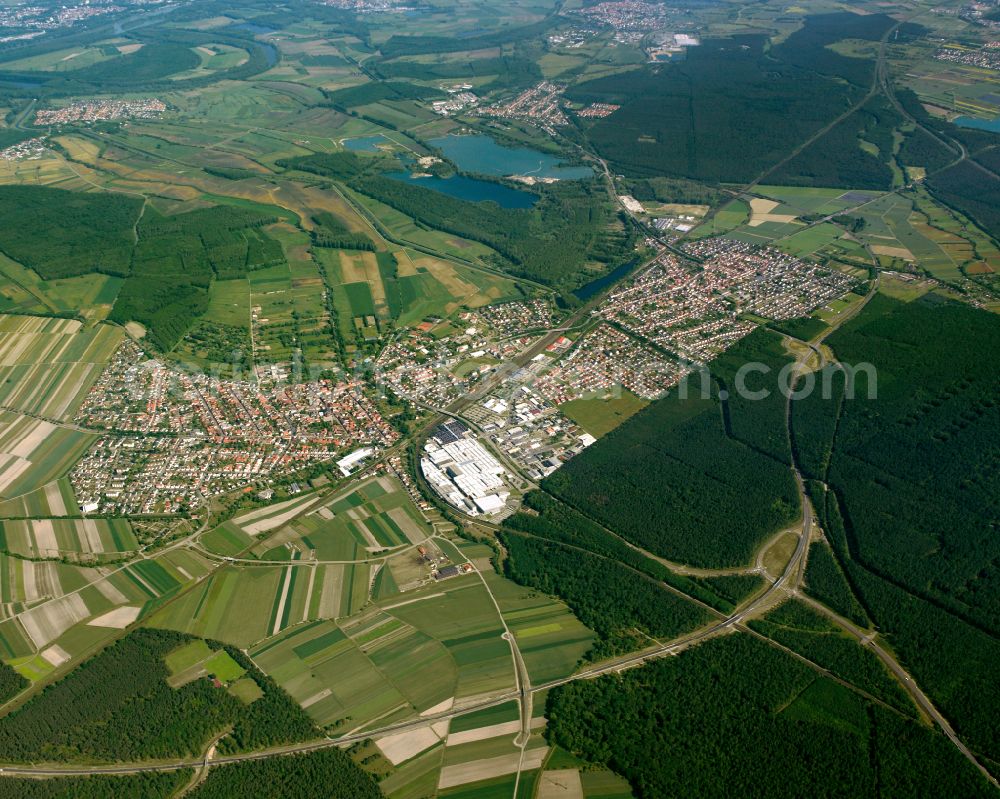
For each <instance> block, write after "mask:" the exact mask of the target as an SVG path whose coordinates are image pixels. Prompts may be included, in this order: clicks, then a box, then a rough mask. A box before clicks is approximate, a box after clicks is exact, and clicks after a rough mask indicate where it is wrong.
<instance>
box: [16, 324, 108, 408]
mask: <svg viewBox="0 0 1000 799" xmlns="http://www.w3.org/2000/svg"><path fill="white" fill-rule="evenodd" d="M121 340H122V331H121V329H120V328H116V327H111V326H110V325H97V326H95V327H89V328H87V327H83V326H82V325H81V324H80V322H77V321H75V320H72V319H47V318H44V317H32V316H2V315H0V407H3V408H4V409H7V410H12V411H18V412H21V413H27V414H32V415H35V416H39V417H44V418H46V419H50V420H54V421H68V420H69V419H71V418H72V417H73V414H74V413H75V412H76V410H77V408H78V407H79V405H80V403H81V402H82V401H83V398H84V396H85V395H86V393H87V391H88V390H89V389H90V387H91V386H92V385H93V383H94V382H95V381H96V380H97V378H98V376H99V375H100V373H101V371H102V370H103V368H104V366H105V365H106V364H107V363H108V361H109V360H110V358H111V356H112V354H113V353H114V351H115V349H116V348H117V347H118V345H119V344H120V343H121Z"/></svg>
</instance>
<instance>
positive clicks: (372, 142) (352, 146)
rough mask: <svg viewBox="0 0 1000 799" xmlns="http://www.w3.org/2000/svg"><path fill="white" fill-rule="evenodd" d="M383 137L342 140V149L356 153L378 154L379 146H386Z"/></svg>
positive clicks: (359, 137)
mask: <svg viewBox="0 0 1000 799" xmlns="http://www.w3.org/2000/svg"><path fill="white" fill-rule="evenodd" d="M388 143H389V142H388V140H387V139H386V138H385V137H384V136H358V137H357V138H356V139H344V149H345V150H354V152H356V153H374V152H378V146H377V145H379V144H388Z"/></svg>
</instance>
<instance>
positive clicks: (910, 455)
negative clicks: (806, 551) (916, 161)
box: [793, 295, 1000, 758]
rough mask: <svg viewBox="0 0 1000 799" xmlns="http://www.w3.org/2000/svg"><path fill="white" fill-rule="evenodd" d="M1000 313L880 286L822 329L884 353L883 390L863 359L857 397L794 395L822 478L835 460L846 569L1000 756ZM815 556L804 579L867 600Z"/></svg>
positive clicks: (918, 674) (830, 500) (854, 358)
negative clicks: (853, 311) (860, 307)
mask: <svg viewBox="0 0 1000 799" xmlns="http://www.w3.org/2000/svg"><path fill="white" fill-rule="evenodd" d="M998 327H1000V321H998V320H997V318H996V317H995V316H994V315H992V314H989V313H986V312H984V311H979V310H976V309H974V308H970V307H968V306H965V305H961V304H958V303H954V302H951V301H947V300H943V299H941V298H940V297H934V296H933V295H930V296H928V297H925V298H922V299H919V300H914V301H913V302H910V303H903V302H900V301H897V300H893V299H889V298H887V297H885V296H883V295H879V296H876V297H875V298H874V299H873V300H872V301H871V302H870V303H869V304H868V306H867V307H866V308H865V309H864V311H863V312H862V313H861V314H859V315H858V317H856V318H855V319H853V320H851V321H850V322H848V323H847V324H845V325H844V326H843V327H842V328H841V329H840V330H838V331H837V332H835V333H834V334H833V335H832V336H831V337H830V338H829V339H828V342H827V343H828V344H829V345H830V346H831V347H832V348H833V350H834V352H835V353H836V355H837V357H838V358H839V359H840V360H842V361H843V362H845V363H848V364H860V363H865V362H867V363H870V364H873V365H874V367H875V369H876V371H877V398H872V399H869V398H868V387H869V384H868V379H867V378H866V377H865V375H864V373H862V372H859V374H858V379H857V380H856V385H855V386H854V399H848V398H846V397H845V398H844V399H843V401H841V402H839V403H836V402H835V403H828V405H829V408H830V409H832V410H828V411H827V412H825V413H823V412H817V411H822V406H817V405H815V404H813V405H808V404H800V403H798V402H796V403H793V419H794V424H795V429H796V440H797V442H798V441H805V442H808V447H805V449H806V450H807V451H810V452H815V453H819V454H817V455H814V456H811V459H810V461H811V462H812V463H814V466H813V467H812V471H813V472H814V473H815V474H816V476H818V477H820V478H821V479H822V478H823V472H824V469H823V468H822V467H823V463H824V461H826V462H828V464H829V465H828V467H827V468H826V469H825V474H826V477H825V481H826V483H827V484H828V485H829V489H830V490H826V488H825V487H824V486H823V484H822V483H819V482H812V483H810V493H811V495H812V496H813V497H814V506H815V507H816V509H817V513H818V514H819V517H820V520H821V523H822V525H823V528H824V530H825V532H826V534H827V538H828V539H829V540H830V543H831V545H832V546H833V551H834V554H835V555H836V556H837V559H838V561H839V565H840V567H841V572H842V574H844V575H845V576H846V578H847V580H848V582H849V584H850V587H851V589H852V591H853V593H854V594H855V595H856V596H857V598H858V601H859V602H860V603H861V606H862V607H863V609H864V612H865V614H866V615H867V616H868V617H870V618H871V620H872V622H873V623H874V624H875V625H877V627H878V629H879V631H880V632H881V633H882V634H883V635H885V636H886V638H887V640H888V643H889V645H890V646H891V647H892V649H893V651H894V652H895V653H896V654H897V656H899V658H900V659H901V661H902V662H903V664H904V665H905V666H906V667H907V668H908V669H909V670H910V671H911V672H912V673H913V675H914V677H915V678H916V680H917V681H918V682H919V683H920V685H921V687H922V688H923V689H924V690H925V691H927V693H928V694H929V695H930V696H931V698H932V699H933V700H934V701H935V703H936V704H937V705H938V706H939V707H940V708H941V710H942V712H943V713H944V714H945V715H946V716H947V717H948V719H949V721H951V723H952V724H953V725H954V726H955V728H956V729H957V730H958V731H959V734H960V735H962V736H963V737H964V739H965V740H966V741H967V743H968V744H969V745H970V746H971V747H972V748H974V749H978V750H979V751H981V752H983V753H984V754H986V755H988V756H990V757H993V758H996V757H997V755H998V753H1000V751H998V749H997V743H996V742H997V726H996V720H997V718H1000V706H998V704H997V699H996V692H995V690H993V689H992V688H990V687H989V686H991V685H992V686H995V685H996V684H997V682H998V681H1000V643H998V640H997V637H996V636H997V634H998V632H1000V631H998V628H997V619H998V618H1000V572H998V567H997V564H998V563H1000V540H998V538H997V536H996V534H995V533H996V529H997V524H998V521H997V520H998V518H1000V507H998V503H1000V483H998V481H1000V472H998V470H997V464H998V463H1000V458H998V453H1000V438H998V436H1000V407H998V401H997V397H996V386H997V385H998V369H1000V367H998V363H1000V359H998V356H1000V352H997V348H998V347H1000V343H998V342H1000V335H998V333H1000V330H998ZM831 413H832V414H833V418H832V420H831ZM831 421H832V422H833V423H831ZM824 436H827V437H828V439H827V443H826V445H825V447H823V446H821V442H822V440H823V437H824ZM796 447H797V450H802V449H803V448H802V447H800V446H799V444H798V443H797V445H796ZM817 564H819V571H816V570H815V564H814V568H813V569H811V570H810V573H809V574H807V580H808V585H809V590H810V592H811V593H814V595H817V596H820V597H821V598H822V599H823V601H826V602H829V603H830V604H831V606H833V607H835V608H836V609H837V610H839V611H840V612H843V613H846V614H847V615H854V616H857V615H859V614H858V612H857V610H856V609H854V610H852V609H851V600H850V597H849V595H848V594H847V592H846V591H845V589H844V587H843V586H842V585H840V584H839V580H837V579H836V578H837V577H838V576H839V575H838V574H837V572H836V571H835V570H834V569H833V568H832V567H833V566H836V565H837V564H831V563H827V564H824V561H823V560H822V559H820V560H818V561H817ZM956 663H961V664H962V665H961V668H956V665H955V664H956Z"/></svg>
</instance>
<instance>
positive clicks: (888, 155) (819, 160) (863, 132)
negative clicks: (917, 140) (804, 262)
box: [768, 59, 902, 190]
mask: <svg viewBox="0 0 1000 799" xmlns="http://www.w3.org/2000/svg"><path fill="white" fill-rule="evenodd" d="M851 60H858V59H851ZM862 63H865V62H862ZM901 122H902V117H901V116H900V115H899V114H898V113H897V112H896V110H895V109H894V108H893V107H892V105H890V103H889V101H888V100H886V99H885V98H883V97H881V96H876V97H873V98H871V99H870V100H869V101H868V102H867V103H865V105H863V106H862V107H861V108H859V109H858V110H857V111H855V112H854V113H853V114H851V115H850V116H848V117H847V118H846V119H844V120H842V121H841V122H838V123H837V124H836V125H834V126H833V127H832V128H831V129H830V130H829V131H827V132H826V133H824V134H823V135H822V136H821V137H820V138H818V139H817V140H816V141H815V142H813V143H812V144H810V145H809V146H808V147H806V148H805V149H804V150H803V151H802V152H801V153H799V154H798V155H797V156H795V157H794V158H792V159H791V160H790V161H788V163H786V164H784V165H783V166H781V167H780V168H779V169H777V170H776V171H775V172H772V173H771V174H770V175H768V180H769V181H773V182H775V183H778V184H781V185H787V186H829V187H835V188H844V189H882V190H887V189H890V188H892V178H893V173H892V168H891V167H890V164H891V163H892V162H893V159H894V150H895V141H894V138H893V137H894V131H895V129H896V127H897V126H898V125H899V124H900V123H901ZM863 144H864V145H867V146H868V149H864V148H863V147H862V145H863ZM872 149H874V150H875V152H874V153H873V152H871V151H870V150H872Z"/></svg>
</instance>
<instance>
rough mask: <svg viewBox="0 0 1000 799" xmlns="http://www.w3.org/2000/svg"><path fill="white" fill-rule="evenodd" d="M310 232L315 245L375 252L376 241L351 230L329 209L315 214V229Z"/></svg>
mask: <svg viewBox="0 0 1000 799" xmlns="http://www.w3.org/2000/svg"><path fill="white" fill-rule="evenodd" d="M310 234H311V237H312V243H313V246H315V247H327V248H330V249H336V250H367V251H368V252H375V243H374V242H373V241H372V240H371V237H370V236H368V235H366V234H364V233H358V232H356V231H353V230H350V229H349V228H348V227H347V225H345V224H344V223H343V222H341V221H340V220H339V219H337V217H335V216H334V215H333V214H331V213H329V212H328V211H323V212H322V213H319V214H315V215H314V216H313V229H312V231H310Z"/></svg>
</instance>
